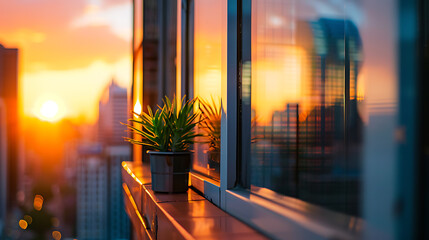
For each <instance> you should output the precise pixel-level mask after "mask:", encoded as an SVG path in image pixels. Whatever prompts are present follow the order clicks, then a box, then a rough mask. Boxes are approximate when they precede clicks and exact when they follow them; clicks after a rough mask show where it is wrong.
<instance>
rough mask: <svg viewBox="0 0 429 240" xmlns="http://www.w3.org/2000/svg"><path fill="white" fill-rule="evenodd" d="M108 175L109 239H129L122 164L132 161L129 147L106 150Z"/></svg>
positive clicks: (117, 146)
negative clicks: (123, 192) (123, 193)
mask: <svg viewBox="0 0 429 240" xmlns="http://www.w3.org/2000/svg"><path fill="white" fill-rule="evenodd" d="M104 154H105V157H106V158H107V161H108V162H107V163H108V165H107V168H108V169H107V174H108V179H109V182H108V184H109V185H108V189H107V196H108V206H109V208H108V211H107V214H108V216H107V219H108V220H107V221H108V223H107V224H108V225H107V226H108V230H107V231H108V237H109V239H115V240H119V239H129V236H130V221H129V219H128V216H127V214H126V212H125V208H124V202H123V201H124V198H123V196H122V176H121V169H122V162H123V161H130V159H131V158H130V155H131V149H130V147H129V146H128V145H121V146H119V145H116V146H109V147H106V148H105V149H104Z"/></svg>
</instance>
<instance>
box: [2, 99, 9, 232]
mask: <svg viewBox="0 0 429 240" xmlns="http://www.w3.org/2000/svg"><path fill="white" fill-rule="evenodd" d="M7 195H8V194H7V125H6V105H5V104H4V101H3V100H2V99H1V98H0V238H1V239H3V237H4V234H5V233H4V230H5V220H6V209H7V206H6V199H7Z"/></svg>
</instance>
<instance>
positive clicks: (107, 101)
mask: <svg viewBox="0 0 429 240" xmlns="http://www.w3.org/2000/svg"><path fill="white" fill-rule="evenodd" d="M98 114H99V117H98V131H99V133H98V137H99V139H98V141H99V142H100V143H101V144H102V145H103V156H102V158H103V161H105V164H106V166H107V179H108V182H107V184H108V185H107V189H106V190H107V196H108V202H107V204H108V208H107V214H108V215H107V225H108V229H107V231H108V232H107V236H108V239H128V238H129V235H130V233H129V220H128V218H127V217H126V213H125V208H124V203H123V197H122V177H121V166H122V165H121V162H122V161H129V160H130V158H131V149H130V146H129V145H128V144H127V142H125V141H124V139H123V137H124V136H126V132H125V127H124V126H123V125H121V122H122V123H126V122H127V119H128V96H127V89H125V88H121V87H119V86H118V85H117V84H116V83H115V81H114V80H112V81H111V83H110V85H109V86H107V87H106V88H105V90H104V92H103V94H102V97H101V100H100V104H99V112H98Z"/></svg>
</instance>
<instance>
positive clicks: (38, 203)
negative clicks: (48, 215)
mask: <svg viewBox="0 0 429 240" xmlns="http://www.w3.org/2000/svg"><path fill="white" fill-rule="evenodd" d="M33 206H34V209H36V210H37V211H40V210H42V207H43V197H42V195H36V196H35V197H34V203H33Z"/></svg>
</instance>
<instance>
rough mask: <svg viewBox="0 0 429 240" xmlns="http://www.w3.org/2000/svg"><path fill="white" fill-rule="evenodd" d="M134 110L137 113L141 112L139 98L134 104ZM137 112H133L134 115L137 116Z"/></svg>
mask: <svg viewBox="0 0 429 240" xmlns="http://www.w3.org/2000/svg"><path fill="white" fill-rule="evenodd" d="M134 112H135V113H137V114H138V115H140V114H141V113H142V105H141V104H140V101H139V100H137V102H136V104H135V105H134ZM137 114H134V116H135V117H137Z"/></svg>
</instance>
